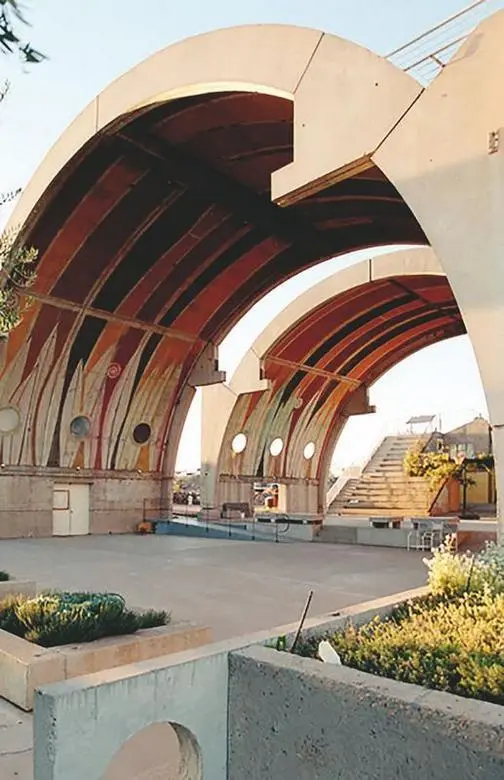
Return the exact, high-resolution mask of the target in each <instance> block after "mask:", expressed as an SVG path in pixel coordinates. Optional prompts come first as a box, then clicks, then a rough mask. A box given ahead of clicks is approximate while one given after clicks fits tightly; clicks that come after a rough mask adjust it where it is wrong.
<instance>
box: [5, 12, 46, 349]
mask: <svg viewBox="0 0 504 780" xmlns="http://www.w3.org/2000/svg"><path fill="white" fill-rule="evenodd" d="M26 25H27V22H26V19H25V18H24V16H23V12H22V8H21V6H20V4H19V2H18V0H0V55H2V56H8V55H13V54H17V55H18V56H19V57H20V59H21V61H22V62H25V63H28V64H33V63H38V62H41V61H42V60H43V59H44V55H43V54H42V53H41V52H39V51H37V49H35V48H34V47H33V46H32V45H31V44H30V43H28V42H27V41H26V40H25V39H24V37H23V35H22V31H23V29H24V27H25V26H26ZM0 62H1V59H0ZM8 91H9V84H8V82H5V83H4V84H3V85H2V86H0V104H1V103H3V102H4V100H5V98H6V96H7V93H8ZM18 194H19V190H12V191H10V192H4V193H2V192H1V191H0V209H1V208H2V206H5V205H6V204H7V203H9V202H11V201H12V200H14V198H15V197H16V196H17V195H18ZM36 260H37V250H36V249H34V248H33V247H26V246H23V244H22V243H21V241H20V240H19V236H18V233H17V231H16V230H8V231H6V232H4V233H0V338H3V339H5V338H6V337H7V336H8V334H9V333H10V332H11V331H12V330H13V329H14V328H15V327H16V326H17V325H19V323H20V322H21V320H22V317H23V313H24V311H25V309H26V308H27V307H28V306H29V305H30V303H31V301H30V298H29V297H28V296H27V295H26V291H27V288H28V287H30V286H31V285H32V284H33V282H34V280H35V267H36Z"/></svg>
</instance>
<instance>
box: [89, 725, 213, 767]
mask: <svg viewBox="0 0 504 780" xmlns="http://www.w3.org/2000/svg"><path fill="white" fill-rule="evenodd" d="M202 777H203V774H202V762H201V753H200V749H199V746H198V743H197V741H196V738H195V737H194V735H193V734H192V733H191V732H190V731H189V730H188V729H186V728H185V726H181V725H180V724H178V723H153V724H152V725H151V726H147V728H145V729H142V730H141V731H139V732H138V733H137V734H135V736H134V737H132V738H131V739H129V740H128V741H127V742H126V743H125V744H124V745H123V747H122V748H121V750H119V752H118V753H117V754H116V755H115V757H114V759H113V760H112V762H111V764H110V765H109V767H108V769H107V772H106V773H105V775H104V778H103V780H139V778H146V779H147V778H149V779H150V780H156V778H159V780H161V778H162V780H201V778H202Z"/></svg>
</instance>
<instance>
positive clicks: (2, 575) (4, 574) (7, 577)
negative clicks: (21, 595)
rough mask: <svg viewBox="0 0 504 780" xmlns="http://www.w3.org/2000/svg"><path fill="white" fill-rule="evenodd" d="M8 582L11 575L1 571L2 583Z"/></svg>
mask: <svg viewBox="0 0 504 780" xmlns="http://www.w3.org/2000/svg"><path fill="white" fill-rule="evenodd" d="M8 580H10V574H8V573H7V572H6V571H1V570H0V582H8Z"/></svg>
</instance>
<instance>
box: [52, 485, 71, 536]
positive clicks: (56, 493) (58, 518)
mask: <svg viewBox="0 0 504 780" xmlns="http://www.w3.org/2000/svg"><path fill="white" fill-rule="evenodd" d="M69 535H70V485H55V486H54V489H53V536H69Z"/></svg>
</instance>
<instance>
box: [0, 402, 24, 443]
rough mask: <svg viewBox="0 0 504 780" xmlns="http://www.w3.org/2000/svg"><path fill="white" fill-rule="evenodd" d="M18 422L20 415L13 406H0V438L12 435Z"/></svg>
mask: <svg viewBox="0 0 504 780" xmlns="http://www.w3.org/2000/svg"><path fill="white" fill-rule="evenodd" d="M20 422H21V417H20V414H19V412H18V410H17V409H15V408H14V406H2V408H1V409H0V436H6V435H7V434H9V433H14V431H15V430H16V428H17V427H18V426H19V423H20Z"/></svg>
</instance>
